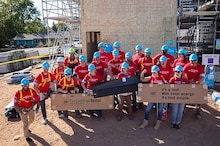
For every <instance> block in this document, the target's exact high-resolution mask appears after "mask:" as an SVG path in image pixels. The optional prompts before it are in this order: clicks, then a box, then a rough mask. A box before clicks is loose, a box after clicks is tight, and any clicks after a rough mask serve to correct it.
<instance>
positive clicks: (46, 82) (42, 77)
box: [34, 72, 56, 93]
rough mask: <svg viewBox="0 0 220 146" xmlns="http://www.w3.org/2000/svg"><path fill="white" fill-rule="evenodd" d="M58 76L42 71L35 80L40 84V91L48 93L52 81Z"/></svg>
mask: <svg viewBox="0 0 220 146" xmlns="http://www.w3.org/2000/svg"><path fill="white" fill-rule="evenodd" d="M55 80H56V78H55V76H54V75H53V74H51V73H47V74H44V73H43V72H41V73H40V74H39V75H38V76H37V77H36V78H35V80H34V82H35V83H37V84H38V89H39V90H40V92H43V93H47V92H48V91H49V90H50V82H51V81H55Z"/></svg>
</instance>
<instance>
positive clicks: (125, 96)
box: [117, 62, 134, 121]
mask: <svg viewBox="0 0 220 146" xmlns="http://www.w3.org/2000/svg"><path fill="white" fill-rule="evenodd" d="M128 70H129V65H128V63H127V62H123V63H122V64H121V72H120V73H119V74H118V75H117V79H122V81H123V80H126V78H128V77H130V75H129V73H128ZM131 95H132V93H131V92H129V93H121V94H118V101H119V103H118V108H119V109H118V114H117V120H118V121H121V120H122V118H123V112H122V110H123V106H124V102H125V101H126V104H127V111H128V118H129V119H130V120H133V119H134V115H133V113H132V108H131Z"/></svg>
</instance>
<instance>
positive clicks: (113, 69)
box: [108, 49, 122, 80]
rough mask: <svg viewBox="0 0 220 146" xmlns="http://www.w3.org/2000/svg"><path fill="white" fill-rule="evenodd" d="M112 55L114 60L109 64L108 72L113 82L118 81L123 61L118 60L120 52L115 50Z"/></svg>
mask: <svg viewBox="0 0 220 146" xmlns="http://www.w3.org/2000/svg"><path fill="white" fill-rule="evenodd" d="M112 55H113V59H112V60H110V61H109V62H108V71H109V75H110V77H111V80H114V79H116V77H117V75H118V73H119V72H120V65H121V63H122V60H120V59H119V58H118V57H119V51H118V50H116V49H114V50H113V52H112Z"/></svg>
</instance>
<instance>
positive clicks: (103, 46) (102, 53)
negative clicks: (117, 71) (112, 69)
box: [98, 42, 108, 63]
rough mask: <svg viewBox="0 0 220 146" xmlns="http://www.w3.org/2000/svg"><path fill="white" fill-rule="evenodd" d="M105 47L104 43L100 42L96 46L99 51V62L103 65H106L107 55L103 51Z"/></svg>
mask: <svg viewBox="0 0 220 146" xmlns="http://www.w3.org/2000/svg"><path fill="white" fill-rule="evenodd" d="M105 45H106V44H105V43H104V42H100V43H99V44H98V49H99V53H100V60H101V61H104V62H105V63H108V54H107V53H106V52H105V51H104V50H105Z"/></svg>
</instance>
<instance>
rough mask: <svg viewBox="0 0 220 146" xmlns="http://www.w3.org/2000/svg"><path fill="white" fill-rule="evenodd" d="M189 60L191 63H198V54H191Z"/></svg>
mask: <svg viewBox="0 0 220 146" xmlns="http://www.w3.org/2000/svg"><path fill="white" fill-rule="evenodd" d="M189 60H191V61H196V60H198V56H197V55H196V54H191V55H190V56H189Z"/></svg>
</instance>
